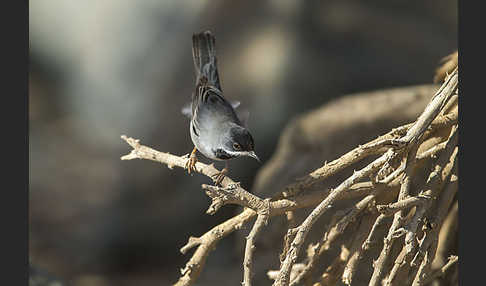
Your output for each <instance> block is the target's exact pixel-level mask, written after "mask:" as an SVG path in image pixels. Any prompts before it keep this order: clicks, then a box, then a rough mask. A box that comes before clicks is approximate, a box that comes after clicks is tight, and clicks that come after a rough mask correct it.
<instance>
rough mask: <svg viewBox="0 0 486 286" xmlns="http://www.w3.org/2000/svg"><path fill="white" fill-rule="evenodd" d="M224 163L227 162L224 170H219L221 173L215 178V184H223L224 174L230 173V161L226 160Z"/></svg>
mask: <svg viewBox="0 0 486 286" xmlns="http://www.w3.org/2000/svg"><path fill="white" fill-rule="evenodd" d="M224 164H225V165H224V168H223V170H221V171H220V172H219V174H218V175H217V177H216V180H215V182H214V184H215V185H219V184H221V182H222V181H223V179H224V176H225V175H226V173H228V171H229V167H228V161H225V163H224Z"/></svg>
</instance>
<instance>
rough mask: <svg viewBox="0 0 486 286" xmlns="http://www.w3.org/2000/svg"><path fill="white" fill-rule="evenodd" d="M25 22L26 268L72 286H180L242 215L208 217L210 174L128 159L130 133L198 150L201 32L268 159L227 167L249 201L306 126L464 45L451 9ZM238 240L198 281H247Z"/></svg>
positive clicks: (115, 2)
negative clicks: (300, 123) (269, 165)
mask: <svg viewBox="0 0 486 286" xmlns="http://www.w3.org/2000/svg"><path fill="white" fill-rule="evenodd" d="M29 14H30V15H29V20H30V21H29V37H30V72H29V143H30V146H29V151H30V154H29V155H30V156H29V157H30V158H29V163H30V167H29V180H30V183H29V185H30V192H29V220H30V228H29V230H30V236H29V260H30V263H31V267H32V271H33V272H32V273H34V272H35V273H37V272H39V273H48V275H51V276H52V277H53V279H59V280H61V281H62V282H64V283H66V284H69V285H75V286H80V285H94V286H98V285H147V286H148V285H170V284H171V283H174V282H175V281H177V279H178V277H179V276H180V271H179V270H180V269H181V268H183V267H184V265H185V263H186V261H187V260H188V259H189V258H190V255H191V254H192V252H190V253H188V254H187V255H182V254H181V253H180V252H179V249H180V248H181V247H182V246H183V245H184V244H185V243H186V242H187V239H188V237H189V236H191V235H192V236H199V235H201V234H203V233H204V232H205V231H206V230H208V229H209V228H210V227H212V226H214V225H216V224H218V223H220V222H222V221H224V220H225V219H227V218H229V217H231V216H232V215H233V214H234V213H235V211H236V208H235V207H232V206H225V207H224V208H222V209H221V210H220V211H219V212H218V213H217V214H215V215H214V216H209V215H206V214H205V211H206V209H207V207H208V205H209V202H210V200H209V198H208V197H207V196H206V195H205V194H204V192H203V191H202V190H201V189H200V184H201V183H209V179H208V178H205V177H203V176H202V175H198V174H196V175H194V176H191V177H190V176H188V175H187V174H186V173H185V171H184V170H182V169H175V170H169V169H168V168H167V167H165V166H163V165H160V164H158V163H155V162H150V161H145V160H143V161H142V160H132V161H121V160H120V157H121V156H123V155H125V154H127V153H128V152H129V151H130V149H131V148H130V147H129V146H128V145H127V144H126V143H125V142H124V141H122V140H121V139H120V135H122V134H125V135H127V136H130V137H134V138H138V139H140V140H141V143H143V144H145V145H148V146H151V147H153V148H155V149H157V150H159V151H164V152H170V153H173V154H177V155H183V154H186V153H189V152H190V151H191V150H192V147H193V145H192V142H191V140H190V135H189V129H188V128H189V121H188V119H187V118H185V117H184V116H183V115H182V114H181V113H180V109H181V107H182V106H183V105H184V104H186V103H188V102H189V100H190V97H191V93H192V91H193V87H194V80H195V76H194V71H193V63H192V53H191V36H192V34H193V33H194V32H199V31H202V30H211V31H212V32H213V33H214V34H215V36H216V45H217V51H218V64H219V73H220V77H221V81H222V88H223V91H224V93H225V95H226V97H227V98H229V99H231V100H238V101H240V102H241V107H240V108H243V109H247V110H249V111H250V119H249V127H250V130H251V131H252V133H253V137H254V138H255V143H256V151H257V154H258V155H259V157H260V158H261V159H262V164H259V163H257V162H256V161H255V160H252V159H250V158H242V159H238V160H235V161H232V162H231V166H230V168H231V169H230V176H231V177H232V178H233V179H234V180H236V181H241V183H242V185H243V186H244V187H246V188H247V189H249V190H251V187H252V183H253V180H254V178H255V175H256V173H257V172H258V170H259V169H260V168H261V167H262V165H263V164H265V162H266V161H267V160H268V159H269V158H270V157H271V156H272V154H273V151H274V149H275V146H276V145H277V143H278V140H279V134H280V133H281V132H282V130H283V128H284V127H285V125H286V124H287V123H288V122H289V121H290V120H292V118H294V117H295V116H296V115H298V114H302V113H303V112H306V111H310V110H311V109H313V108H316V107H318V106H321V105H323V104H325V103H327V102H329V101H330V100H331V99H334V98H337V97H339V96H342V95H345V94H349V93H354V92H360V91H368V90H374V89H382V88H389V87H398V86H407V85H412V84H413V85H415V84H422V83H431V82H432V78H433V74H434V70H435V68H436V67H437V66H438V63H439V61H440V59H441V58H442V57H444V56H446V55H448V54H449V53H451V52H453V51H455V50H456V49H457V1H456V0H445V1H444V0H442V1H439V0H430V1H398V0H394V1H390V0H372V1H358V0H329V1H292V0H271V1H256V0H251V1H220V0H218V1H207V0H206V1H202V0H199V1H196V0H195V1H180V0H170V1H169V0H166V1H163V0H159V1H155V0H153V1H152V0H143V1H122V0H103V1H94V0H86V1H70V0H67V1H66V0H35V1H30V3H29ZM199 158H200V160H201V161H203V162H209V161H208V160H207V159H204V158H203V157H201V156H199ZM327 159H329V158H327ZM323 160H324V159H323ZM216 166H217V167H222V166H223V165H222V164H221V163H218V164H216ZM279 243H280V242H279ZM236 245H237V243H236V237H235V236H234V235H231V236H230V237H228V238H226V239H224V240H222V241H221V242H220V243H219V244H218V247H217V249H216V250H215V251H214V252H212V253H211V255H210V257H209V259H208V261H207V264H206V267H205V269H204V270H203V272H202V274H201V277H200V278H199V280H198V284H197V285H228V284H229V285H239V284H238V283H239V282H240V281H242V269H241V268H242V267H241V263H242V254H243V249H242V248H239V247H235V246H236ZM218 281H219V282H218ZM223 281H226V282H223Z"/></svg>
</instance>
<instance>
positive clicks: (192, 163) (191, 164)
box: [186, 147, 197, 174]
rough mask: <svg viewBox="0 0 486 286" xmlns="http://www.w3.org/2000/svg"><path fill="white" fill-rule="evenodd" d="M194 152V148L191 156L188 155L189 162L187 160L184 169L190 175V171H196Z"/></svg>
mask: <svg viewBox="0 0 486 286" xmlns="http://www.w3.org/2000/svg"><path fill="white" fill-rule="evenodd" d="M196 152H197V149H196V147H194V149H193V150H192V152H191V155H189V160H187V163H186V169H187V173H188V174H191V172H192V171H196V163H197V157H196Z"/></svg>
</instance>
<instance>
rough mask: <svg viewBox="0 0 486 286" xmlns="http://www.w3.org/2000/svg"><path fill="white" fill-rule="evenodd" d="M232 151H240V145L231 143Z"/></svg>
mask: <svg viewBox="0 0 486 286" xmlns="http://www.w3.org/2000/svg"><path fill="white" fill-rule="evenodd" d="M233 149H235V150H240V149H241V146H240V144H238V143H236V142H235V143H233Z"/></svg>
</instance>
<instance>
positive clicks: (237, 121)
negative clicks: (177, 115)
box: [183, 31, 260, 184]
mask: <svg viewBox="0 0 486 286" xmlns="http://www.w3.org/2000/svg"><path fill="white" fill-rule="evenodd" d="M215 45H216V42H215V38H214V36H213V35H212V34H211V32H210V31H205V32H201V33H197V34H194V35H193V36H192V57H193V60H194V68H195V72H196V88H195V91H194V93H193V94H192V100H191V107H190V108H186V109H185V110H184V109H183V113H185V114H186V115H188V116H189V117H190V118H191V123H190V132H191V139H192V142H193V143H194V149H193V150H192V152H191V154H190V156H189V160H188V161H187V164H186V169H187V170H188V173H189V174H190V173H191V171H193V170H194V168H195V164H196V162H197V157H196V152H197V150H199V152H201V153H202V154H203V155H204V156H206V157H207V158H209V159H212V160H218V161H225V162H226V164H225V168H224V169H223V170H222V171H221V172H220V173H219V175H218V177H217V178H216V180H215V181H216V184H220V183H221V181H222V180H223V178H224V175H225V174H226V173H227V172H228V160H230V159H233V158H236V157H240V156H249V157H252V158H254V159H256V160H258V161H260V160H259V159H258V156H257V155H256V153H255V143H254V141H253V137H252V136H251V134H250V132H249V131H248V129H247V128H246V124H245V123H244V120H243V119H242V118H239V117H238V116H237V114H236V112H235V109H234V108H236V107H237V106H238V105H239V103H238V102H237V103H234V104H233V105H232V104H231V103H230V102H228V101H227V100H226V99H225V98H224V97H223V92H222V90H221V85H220V82H219V75H218V67H217V60H216V48H215Z"/></svg>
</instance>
